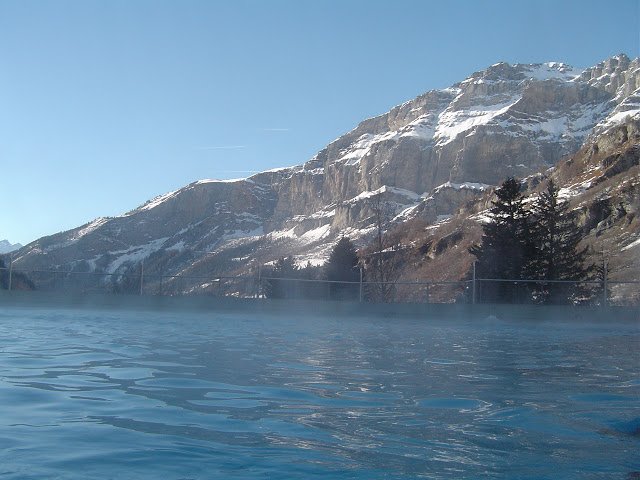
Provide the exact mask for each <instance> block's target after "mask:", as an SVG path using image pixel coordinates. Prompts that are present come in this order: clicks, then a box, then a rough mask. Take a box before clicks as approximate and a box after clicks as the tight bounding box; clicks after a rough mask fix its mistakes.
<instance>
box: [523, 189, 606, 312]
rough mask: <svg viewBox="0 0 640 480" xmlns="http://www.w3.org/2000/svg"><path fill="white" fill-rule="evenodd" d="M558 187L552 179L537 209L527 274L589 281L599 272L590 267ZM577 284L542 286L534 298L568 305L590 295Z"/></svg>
mask: <svg viewBox="0 0 640 480" xmlns="http://www.w3.org/2000/svg"><path fill="white" fill-rule="evenodd" d="M558 192H559V190H558V187H557V186H556V184H555V183H554V182H553V180H549V183H548V184H547V188H546V190H544V191H543V192H541V193H540V196H539V197H538V199H537V200H536V202H535V204H534V206H533V213H532V215H533V220H534V221H533V223H532V231H531V234H532V235H531V239H532V242H533V245H534V251H533V255H532V257H531V259H530V261H529V262H528V265H527V271H528V273H529V275H531V276H532V277H533V278H536V279H540V280H578V281H579V280H589V279H591V278H592V274H593V273H594V272H595V267H594V266H593V265H586V264H585V260H586V256H587V251H588V247H583V248H579V247H578V244H579V243H580V240H581V232H580V229H579V228H578V226H577V225H576V223H575V219H574V216H573V215H572V214H571V212H569V202H567V201H562V200H561V199H559V198H558ZM586 294H587V292H586V289H584V288H579V287H577V286H576V284H568V283H553V282H552V283H547V284H544V283H540V284H537V285H536V286H535V287H534V297H535V299H536V300H537V301H539V302H541V303H567V302H573V301H576V300H577V299H578V298H579V297H581V296H584V295H586Z"/></svg>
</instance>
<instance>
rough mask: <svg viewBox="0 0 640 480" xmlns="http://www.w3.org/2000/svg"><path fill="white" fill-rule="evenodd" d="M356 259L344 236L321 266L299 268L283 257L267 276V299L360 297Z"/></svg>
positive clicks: (352, 298) (344, 298)
mask: <svg viewBox="0 0 640 480" xmlns="http://www.w3.org/2000/svg"><path fill="white" fill-rule="evenodd" d="M358 264H359V259H358V254H357V252H356V248H355V246H354V245H353V243H352V242H351V240H349V239H348V238H347V237H342V238H341V239H340V240H339V241H338V243H337V244H336V245H335V247H334V248H333V250H332V251H331V255H330V256H329V260H328V261H327V263H326V264H325V265H324V266H323V267H319V266H313V265H311V264H310V263H307V265H306V266H305V267H298V266H296V263H295V261H294V259H293V257H282V258H280V259H279V260H277V261H276V262H275V264H274V266H273V267H272V268H271V269H270V270H268V271H267V272H265V273H266V278H267V280H266V282H265V286H264V294H265V295H266V296H267V297H268V298H308V299H326V298H330V299H334V300H355V299H357V298H358V295H359V285H358V283H359V281H360V270H359V265H358Z"/></svg>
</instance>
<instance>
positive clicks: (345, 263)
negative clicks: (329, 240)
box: [325, 237, 360, 300]
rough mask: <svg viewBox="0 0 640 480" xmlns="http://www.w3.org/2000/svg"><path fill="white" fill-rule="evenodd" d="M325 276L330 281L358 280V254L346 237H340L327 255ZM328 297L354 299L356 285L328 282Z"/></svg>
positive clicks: (356, 293)
mask: <svg viewBox="0 0 640 480" xmlns="http://www.w3.org/2000/svg"><path fill="white" fill-rule="evenodd" d="M325 276H326V279H327V280H330V281H332V282H358V281H359V279H360V273H359V271H358V254H357V253H356V248H355V246H354V245H353V243H352V242H351V240H349V239H348V238H347V237H342V238H341V239H340V240H339V241H338V243H337V244H336V246H335V247H333V250H332V251H331V255H330V256H329V260H328V261H327V264H326V265H325ZM329 292H330V298H332V299H336V300H355V299H356V298H357V295H358V285H357V284H355V283H330V284H329Z"/></svg>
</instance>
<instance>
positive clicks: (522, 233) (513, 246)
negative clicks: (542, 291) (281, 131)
mask: <svg viewBox="0 0 640 480" xmlns="http://www.w3.org/2000/svg"><path fill="white" fill-rule="evenodd" d="M495 195H496V197H497V199H496V200H494V201H492V202H491V203H492V207H491V209H490V210H489V212H490V216H491V221H490V222H488V223H485V224H484V225H483V226H482V231H483V234H482V242H481V244H480V245H474V246H472V247H471V248H470V249H469V252H470V253H471V254H473V255H474V256H475V257H476V259H477V262H476V276H477V277H478V278H488V279H500V278H505V279H519V278H523V274H524V272H525V265H526V264H527V260H528V256H529V254H530V251H531V243H530V235H529V224H528V222H527V211H526V209H525V207H524V195H523V194H522V193H521V183H520V181H519V180H518V179H515V178H508V179H507V180H505V181H504V182H503V183H502V185H501V186H500V188H498V189H497V190H496V191H495ZM515 288H516V289H517V288H518V287H517V286H516V287H515ZM478 293H479V294H480V295H479V301H482V302H508V301H513V299H514V296H515V295H516V294H517V290H514V285H513V284H512V283H511V282H482V284H481V288H480V291H479V292H478Z"/></svg>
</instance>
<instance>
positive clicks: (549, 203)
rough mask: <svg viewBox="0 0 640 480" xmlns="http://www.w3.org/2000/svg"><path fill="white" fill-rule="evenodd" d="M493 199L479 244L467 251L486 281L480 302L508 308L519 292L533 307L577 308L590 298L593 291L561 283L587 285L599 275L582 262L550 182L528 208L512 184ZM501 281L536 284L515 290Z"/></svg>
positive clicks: (571, 222) (576, 235)
mask: <svg viewBox="0 0 640 480" xmlns="http://www.w3.org/2000/svg"><path fill="white" fill-rule="evenodd" d="M495 194H496V200H494V201H493V202H492V207H491V209H490V216H491V221H490V222H488V223H486V224H484V225H483V235H482V241H481V244H480V245H475V246H473V247H472V248H471V249H470V252H471V253H472V254H473V255H474V256H475V257H476V259H477V262H476V277H478V278H482V279H489V280H485V281H482V282H481V291H480V292H479V293H480V295H479V300H480V301H483V302H510V301H513V297H514V295H516V294H517V295H518V297H522V295H523V290H524V295H526V296H527V297H528V299H529V300H531V301H533V302H536V303H567V302H579V301H584V300H586V299H588V298H589V297H591V296H593V295H594V294H595V293H596V292H595V291H594V288H593V287H592V286H591V287H590V286H587V285H586V284H578V283H563V282H562V281H582V282H584V281H592V280H595V279H597V278H598V276H599V275H600V276H601V275H602V271H601V270H599V269H597V268H596V267H595V265H593V264H588V263H587V262H586V257H587V253H588V248H587V247H583V248H579V243H580V240H581V232H580V229H579V228H578V226H577V225H576V221H575V217H574V215H573V214H572V213H571V212H569V210H568V202H567V201H562V200H561V199H560V198H559V195H558V194H559V190H558V187H557V186H556V184H555V183H554V182H553V180H549V182H548V184H547V187H546V189H545V190H544V191H542V192H541V193H540V194H539V196H538V197H537V198H536V199H535V200H534V201H533V202H527V199H526V198H525V196H524V194H523V193H522V185H521V182H520V181H519V180H518V179H515V178H509V179H507V180H506V181H505V182H504V183H503V184H502V185H501V186H500V188H498V189H497V190H496V192H495ZM500 279H510V280H513V279H521V280H525V279H528V280H536V281H533V282H531V281H529V282H522V283H519V284H517V285H514V283H513V282H512V281H511V282H506V281H498V280H500ZM516 292H517V293H516ZM519 300H520V301H522V300H523V299H522V298H520V299H519Z"/></svg>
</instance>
